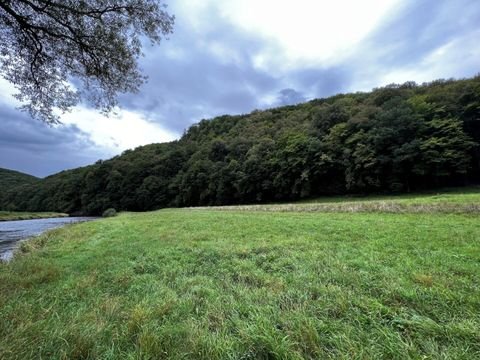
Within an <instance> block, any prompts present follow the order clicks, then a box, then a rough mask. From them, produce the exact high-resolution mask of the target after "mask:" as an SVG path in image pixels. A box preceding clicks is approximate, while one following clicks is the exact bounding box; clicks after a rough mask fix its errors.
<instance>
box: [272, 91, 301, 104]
mask: <svg viewBox="0 0 480 360" xmlns="http://www.w3.org/2000/svg"><path fill="white" fill-rule="evenodd" d="M305 100H306V98H305V96H303V95H302V93H300V92H298V91H296V90H294V89H283V90H281V91H280V92H279V94H278V98H277V104H278V106H282V105H294V104H298V103H301V102H303V101H305Z"/></svg>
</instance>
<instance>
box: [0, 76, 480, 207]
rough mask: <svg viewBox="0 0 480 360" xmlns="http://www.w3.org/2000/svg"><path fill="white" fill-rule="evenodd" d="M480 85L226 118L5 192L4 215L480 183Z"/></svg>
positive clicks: (387, 92)
mask: <svg viewBox="0 0 480 360" xmlns="http://www.w3.org/2000/svg"><path fill="white" fill-rule="evenodd" d="M479 145H480V77H476V78H473V79H468V80H459V81H453V80H439V81H434V82H431V83H427V84H423V85H416V84H413V83H406V84H403V85H390V86H387V87H384V88H379V89H374V90H373V91H372V92H370V93H354V94H340V95H336V96H333V97H330V98H327V99H318V100H312V101H310V102H307V103H304V104H299V105H295V106H285V107H281V108H274V109H268V110H263V111H254V112H252V113H250V114H247V115H238V116H228V115H224V116H220V117H217V118H215V119H211V120H202V121H200V122H199V123H198V124H195V125H193V126H191V127H190V128H189V129H188V130H187V131H186V132H185V134H184V135H183V136H182V138H181V139H179V140H178V141H173V142H170V143H163V144H151V145H146V146H142V147H139V148H137V149H135V150H127V151H125V152H124V153H123V154H122V155H119V156H116V157H114V158H112V159H110V160H106V161H99V162H97V163H96V164H93V165H91V166H87V167H83V168H79V169H75V170H70V171H64V172H61V173H59V174H56V175H52V176H50V177H47V178H45V179H42V180H40V181H38V182H37V183H35V184H26V185H23V186H21V187H17V188H15V189H10V190H9V191H4V192H0V209H2V208H3V209H5V210H28V211H57V212H68V213H76V212H78V213H83V214H101V213H102V212H103V211H104V210H105V209H108V208H110V207H113V208H115V209H117V210H134V211H138V210H152V209H158V208H162V207H167V206H169V207H172V206H196V205H221V204H238V203H256V202H271V201H290V200H296V199H301V198H306V197H313V196H319V195H330V194H345V193H356V194H359V193H360V194H367V193H385V192H387V193H392V192H409V191H414V190H423V189H434V188H438V187H441V186H461V185H466V184H472V183H479V182H480V146H479Z"/></svg>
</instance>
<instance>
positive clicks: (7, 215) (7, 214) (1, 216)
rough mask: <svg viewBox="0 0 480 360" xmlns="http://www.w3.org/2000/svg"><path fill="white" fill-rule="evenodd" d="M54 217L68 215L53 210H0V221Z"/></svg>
mask: <svg viewBox="0 0 480 360" xmlns="http://www.w3.org/2000/svg"><path fill="white" fill-rule="evenodd" d="M56 217H68V214H63V213H55V212H15V211H0V221H12V220H32V219H48V218H56Z"/></svg>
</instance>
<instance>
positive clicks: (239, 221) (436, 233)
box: [0, 191, 480, 360]
mask: <svg viewBox="0 0 480 360" xmlns="http://www.w3.org/2000/svg"><path fill="white" fill-rule="evenodd" d="M478 195H479V193H478V191H477V192H476V193H473V194H455V193H454V194H441V195H434V194H430V195H429V196H425V197H410V196H408V197H407V196H400V200H401V201H409V202H416V203H429V204H430V203H433V202H440V203H441V204H443V205H445V203H444V200H446V201H448V202H450V203H456V202H458V204H459V205H462V206H463V205H467V204H468V203H469V202H470V201H476V202H477V203H478ZM395 199H396V198H395ZM395 199H390V200H395ZM370 200H371V199H370V198H365V199H363V200H360V199H358V201H357V202H358V203H361V204H365V205H367V204H369V203H370ZM334 201H337V202H339V204H343V203H342V202H341V201H340V199H338V198H336V199H334ZM479 237H480V227H479V226H478V217H477V216H472V215H469V214H462V215H460V214H458V215H453V214H418V213H415V214H409V213H406V214H385V213H380V214H379V213H376V214H366V213H354V214H345V213H344V214H339V213H330V214H321V213H307V212H303V213H299V212H289V213H272V212H267V211H264V212H249V211H241V212H236V211H234V212H227V211H210V210H190V209H170V210H162V211H159V212H152V213H141V214H140V213H124V214H121V215H119V216H118V217H115V218H109V219H101V220H97V221H93V222H88V223H84V224H79V225H73V226H68V227H66V228H64V229H60V230H54V231H53V232H49V233H47V234H45V235H43V236H41V237H39V238H36V239H34V240H31V241H29V242H25V243H24V244H26V245H25V246H24V247H22V251H23V252H25V254H23V255H17V256H16V257H15V258H14V259H13V260H12V261H11V262H10V263H8V264H0V293H1V294H2V296H0V358H2V359H5V360H8V359H19V358H21V359H37V358H53V359H57V358H67V359H80V358H83V359H87V358H88V359H118V358H128V359H157V358H165V359H209V360H213V359H252V358H253V359H350V358H362V359H363V358H364V359H476V358H478V354H479V353H480V313H479V311H478V309H479V308H480V295H479V291H478V273H479V267H480V265H479V264H480V252H479V251H478V238H479ZM38 344H41V346H39V345H38Z"/></svg>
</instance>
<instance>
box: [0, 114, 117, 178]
mask: <svg viewBox="0 0 480 360" xmlns="http://www.w3.org/2000/svg"><path fill="white" fill-rule="evenodd" d="M0 122H1V124H2V131H1V132H0V167H3V168H8V169H14V170H18V171H23V172H26V173H29V174H32V175H36V176H40V177H43V176H46V175H49V174H52V173H55V172H58V171H61V170H65V169H68V168H74V167H78V166H84V165H88V164H91V163H93V162H94V161H96V160H98V159H99V158H100V157H103V156H111V155H112V154H106V153H104V152H103V151H102V150H101V149H98V148H96V146H95V145H94V144H93V143H92V142H91V140H90V139H89V137H88V134H85V133H83V132H82V131H80V130H79V129H78V128H77V127H76V126H72V125H61V126H58V127H48V126H46V125H45V124H43V123H41V122H39V121H37V120H33V119H31V118H29V117H28V116H27V115H26V114H25V113H22V112H19V111H18V110H15V109H13V108H10V107H7V106H3V107H0Z"/></svg>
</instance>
